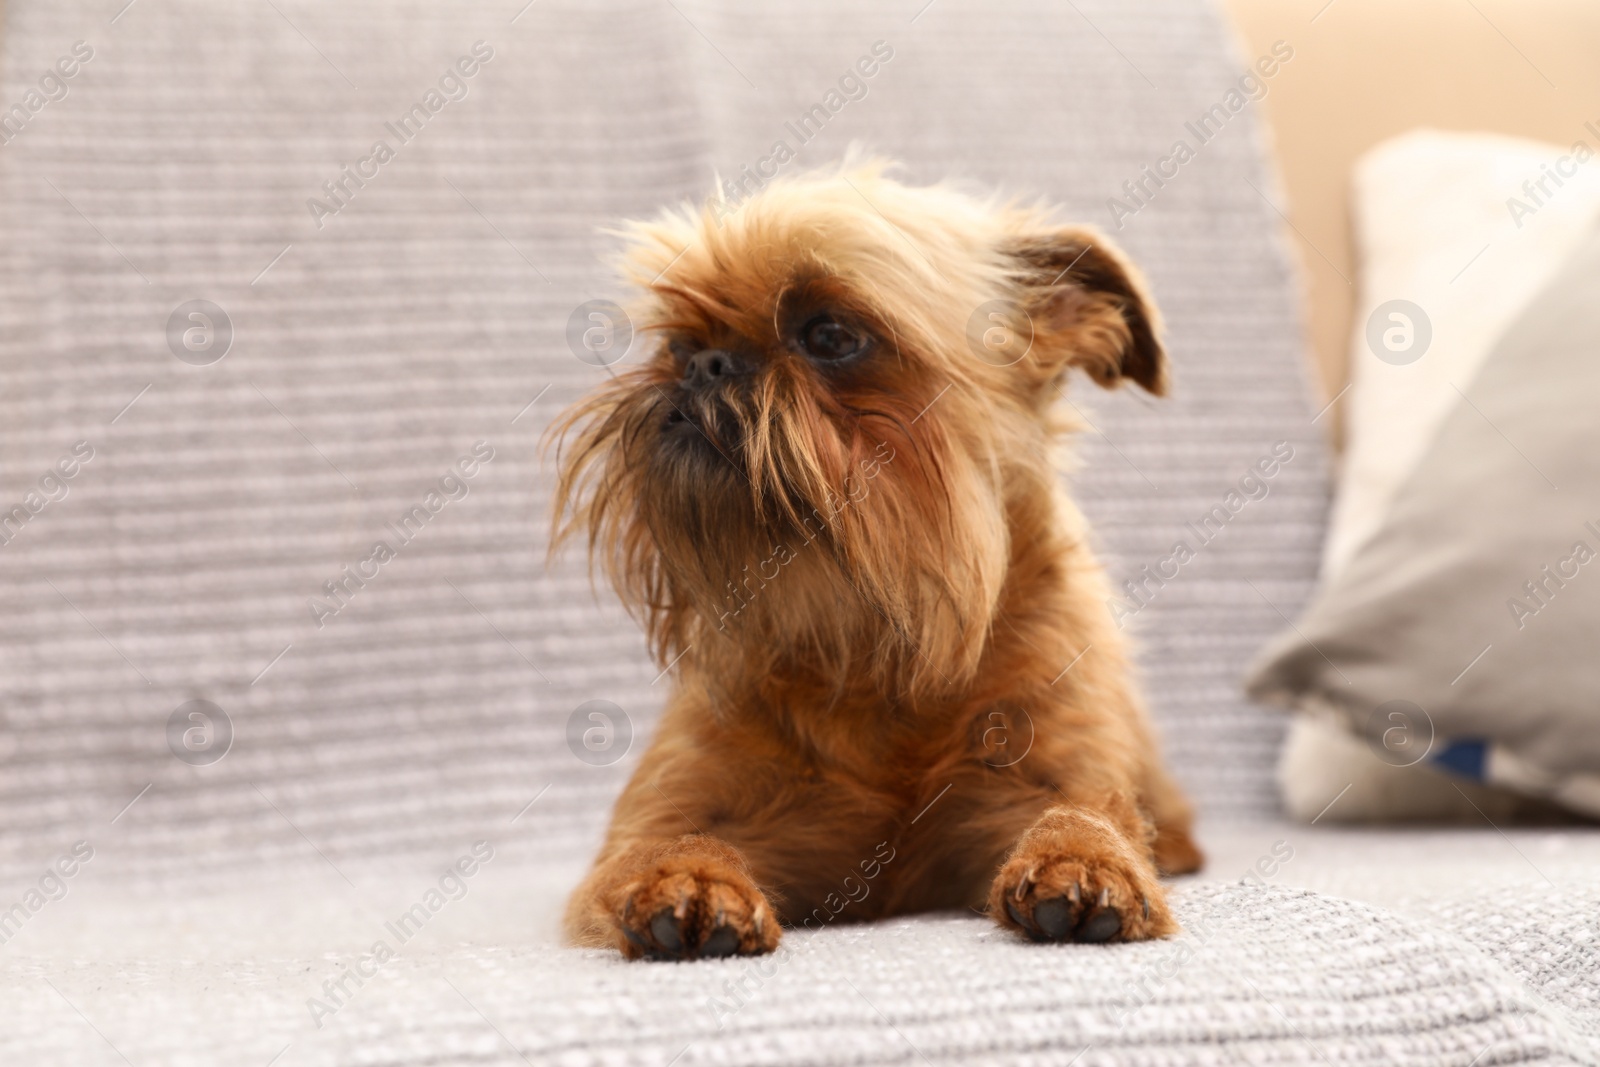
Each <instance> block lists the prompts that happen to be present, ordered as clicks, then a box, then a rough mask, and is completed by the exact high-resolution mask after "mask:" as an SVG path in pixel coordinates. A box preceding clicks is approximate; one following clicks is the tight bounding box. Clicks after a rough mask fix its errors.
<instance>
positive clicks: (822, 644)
mask: <svg viewBox="0 0 1600 1067" xmlns="http://www.w3.org/2000/svg"><path fill="white" fill-rule="evenodd" d="M902 406H903V405H901V404H899V403H897V402H896V401H893V400H889V399H886V398H879V399H878V400H876V401H874V402H870V403H867V404H864V405H862V406H859V407H849V406H846V405H843V404H842V403H840V402H839V401H838V400H837V399H836V398H834V397H833V396H831V395H830V394H828V393H826V392H820V393H819V391H818V390H815V389H813V388H811V387H809V385H808V383H805V382H802V381H795V380H793V379H785V378H783V377H782V376H781V375H779V374H776V373H769V374H767V375H764V376H763V377H762V378H761V380H760V381H759V382H758V383H756V384H754V385H752V386H751V387H749V388H748V389H747V390H746V391H734V390H723V391H715V392H710V393H698V394H697V393H689V392H684V391H681V390H680V389H679V387H678V385H677V383H676V382H673V383H670V384H669V383H664V382H661V381H659V380H658V379H656V377H655V376H654V375H653V374H652V372H651V371H650V370H649V369H644V370H640V371H635V372H633V373H632V374H629V375H622V376H619V377H618V378H616V379H615V380H613V381H612V382H611V383H610V384H609V385H608V386H607V387H606V388H604V389H603V390H601V392H599V393H598V394H596V395H595V396H593V397H592V398H590V399H589V400H588V401H586V402H585V403H583V404H582V405H580V406H579V407H578V408H577V409H575V410H574V411H572V412H571V413H569V415H568V416H567V417H566V418H565V419H564V420H562V422H561V423H558V425H557V427H555V428H554V432H555V433H557V434H558V435H559V434H562V433H564V432H565V430H566V429H568V428H570V427H574V426H580V425H581V426H582V430H581V432H580V433H579V435H578V436H577V438H576V441H575V443H574V447H573V448H572V449H571V450H570V452H569V453H568V454H567V455H565V456H563V463H562V471H561V482H560V485H559V487H558V492H557V513H556V524H557V531H558V532H557V541H558V542H559V540H561V539H562V538H564V537H565V536H567V535H569V534H571V533H573V532H575V531H576V530H577V529H580V528H586V529H587V531H588V534H589V545H590V553H591V558H596V557H598V559H599V560H600V561H601V562H602V563H603V565H604V567H605V569H606V571H607V573H608V576H609V577H610V579H611V581H612V584H613V585H614V586H615V587H616V589H617V591H618V593H619V594H620V595H621V596H622V599H623V601H624V602H625V603H626V604H627V605H628V606H629V607H630V608H631V609H632V610H633V611H634V612H635V614H636V615H638V616H639V617H640V620H641V622H643V624H644V625H645V628H646V631H647V633H648V634H649V637H650V641H651V645H652V651H653V653H654V654H655V656H656V657H657V660H658V661H659V662H663V663H665V662H670V661H671V660H673V659H675V658H676V657H677V656H678V655H679V654H680V653H682V652H684V651H685V650H687V649H690V648H697V649H699V650H701V655H715V654H716V652H717V651H718V650H723V651H725V652H726V653H729V654H728V655H726V656H725V657H724V659H725V660H727V661H728V662H729V663H730V664H737V668H738V669H737V670H732V669H730V671H729V672H728V674H727V676H726V677H725V678H724V679H723V680H724V681H726V682H728V683H729V684H730V685H731V684H734V683H735V682H736V681H737V680H744V679H748V678H761V677H777V676H780V675H781V676H784V677H788V678H790V679H793V678H794V677H795V676H797V675H810V676H812V677H813V679H814V680H815V681H816V683H817V684H818V685H822V686H827V685H838V684H843V682H842V680H843V679H845V678H847V677H851V676H859V675H861V674H862V673H863V672H864V673H865V674H866V675H867V676H869V678H870V680H871V684H873V685H875V686H877V687H878V688H880V689H883V690H885V691H888V692H892V693H895V694H901V693H906V692H909V691H911V690H913V689H917V688H920V687H934V686H937V685H940V684H944V683H947V682H949V681H951V680H952V679H953V678H955V677H960V676H963V675H966V674H968V673H969V672H970V671H971V670H972V669H975V667H976V663H977V659H978V656H979V654H980V652H981V649H982V646H983V643H984V642H983V637H984V635H985V632H986V629H987V626H988V622H989V615H990V613H991V612H992V608H993V604H994V602H995V600H996V598H997V596H998V585H999V581H1000V576H1001V574H1002V573H1003V571H1004V565H1005V552H1006V534H1005V524H1004V518H1003V514H1002V506H1001V504H1000V503H999V490H998V488H997V487H996V486H994V485H993V484H992V480H991V479H990V478H987V477H985V476H984V475H985V472H984V471H981V470H980V469H979V468H978V467H977V465H975V464H974V463H972V462H971V461H970V460H969V459H967V458H966V456H965V453H964V452H962V451H961V450H958V449H953V448H952V447H951V443H950V442H949V441H947V440H946V438H945V436H944V434H943V432H942V431H941V430H940V428H939V424H938V422H937V421H936V420H932V419H924V420H922V422H921V424H920V425H918V426H917V427H916V432H915V433H913V428H912V425H911V424H912V423H913V422H916V421H917V420H918V417H919V413H918V412H915V411H909V410H902ZM735 675H737V676H738V678H737V679H736V678H735Z"/></svg>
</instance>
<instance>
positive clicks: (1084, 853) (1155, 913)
mask: <svg viewBox="0 0 1600 1067" xmlns="http://www.w3.org/2000/svg"><path fill="white" fill-rule="evenodd" d="M1060 836H1062V835H1057V834H1042V835H1037V836H1035V835H1031V834H1030V835H1029V837H1027V838H1024V839H1023V841H1021V842H1020V843H1019V844H1018V845H1017V847H1016V849H1014V850H1013V851H1012V853H1011V855H1010V856H1009V857H1008V858H1007V860H1006V862H1005V865H1004V866H1003V867H1001V868H1000V873H999V875H998V876H997V877H996V878H995V880H994V885H993V886H992V887H991V888H990V890H989V913H990V914H991V915H992V916H994V918H995V920H996V921H998V922H999V923H1000V925H1001V926H1004V927H1007V928H1008V929H1012V930H1017V931H1019V932H1020V933H1022V934H1025V935H1026V936H1028V937H1029V938H1032V939H1033V940H1035V941H1082V942H1100V941H1145V940H1148V939H1150V938H1154V937H1164V936H1166V935H1167V934H1171V933H1175V932H1177V930H1178V924H1177V921H1176V920H1174V919H1173V917H1172V912H1171V910H1170V909H1169V908H1168V907H1167V897H1166V891H1165V890H1164V889H1163V888H1162V886H1161V883H1160V882H1158V881H1157V880H1156V877H1155V871H1154V870H1153V869H1152V868H1151V866H1150V864H1149V863H1147V862H1141V860H1140V859H1139V857H1138V855H1137V854H1136V853H1134V852H1133V850H1132V849H1125V848H1116V847H1111V848H1107V847H1104V846H1103V845H1101V844H1100V843H1099V842H1095V841H1092V840H1084V839H1082V838H1079V839H1078V840H1075V841H1074V840H1071V839H1070V838H1071V837H1076V836H1077V835H1068V836H1069V840H1067V841H1062V840H1060ZM1030 838H1031V839H1030Z"/></svg>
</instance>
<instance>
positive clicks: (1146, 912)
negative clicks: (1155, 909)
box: [1144, 897, 1150, 922]
mask: <svg viewBox="0 0 1600 1067" xmlns="http://www.w3.org/2000/svg"><path fill="white" fill-rule="evenodd" d="M1144 917H1145V921H1146V922H1148V921H1149V920H1150V898H1149V897H1145V898H1144Z"/></svg>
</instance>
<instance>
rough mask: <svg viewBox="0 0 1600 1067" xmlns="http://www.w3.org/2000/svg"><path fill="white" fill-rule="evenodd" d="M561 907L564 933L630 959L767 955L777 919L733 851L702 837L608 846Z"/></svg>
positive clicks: (774, 944)
mask: <svg viewBox="0 0 1600 1067" xmlns="http://www.w3.org/2000/svg"><path fill="white" fill-rule="evenodd" d="M608 851H609V854H608V855H605V856H603V857H602V858H601V860H600V862H599V863H597V864H596V865H595V868H594V870H593V871H592V872H590V874H589V877H588V878H586V879H584V882H583V884H582V885H580V886H579V887H578V889H577V891H576V892H574V893H573V895H572V900H571V902H570V903H569V904H568V906H567V936H568V937H569V938H570V939H571V940H572V941H573V942H574V943H576V944H580V945H590V946H595V947H600V946H611V947H615V948H617V949H620V950H621V951H622V954H623V955H625V956H627V957H628V958H629V959H640V958H641V957H642V958H647V959H670V960H682V959H697V958H704V957H711V956H732V955H736V954H738V955H750V954H754V953H760V952H770V951H772V950H773V949H774V948H776V947H777V945H778V938H779V936H780V935H781V931H780V929H779V927H778V919H777V916H776V914H775V913H774V911H773V909H772V904H771V902H769V901H768V900H767V897H766V894H765V893H763V892H762V891H761V889H760V887H759V886H757V885H756V883H755V881H754V880H753V879H752V878H751V876H750V870H749V867H748V866H747V865H746V863H745V861H744V857H743V856H741V855H740V854H739V850H738V849H736V848H734V847H733V846H732V845H729V844H728V843H726V842H725V841H721V840H718V839H717V838H715V837H713V836H711V835H709V834H699V833H695V834H683V835H681V836H679V837H669V838H665V839H662V840H657V841H637V842H633V843H630V844H624V845H620V846H618V847H616V848H613V849H610V850H608Z"/></svg>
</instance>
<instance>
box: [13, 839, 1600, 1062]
mask: <svg viewBox="0 0 1600 1067" xmlns="http://www.w3.org/2000/svg"><path fill="white" fill-rule="evenodd" d="M1210 843H1211V845H1212V847H1213V860H1214V864H1213V867H1214V873H1213V874H1212V875H1211V876H1210V878H1211V881H1210V884H1202V883H1197V882H1195V881H1193V880H1191V881H1189V882H1188V883H1187V884H1185V885H1184V886H1182V887H1180V888H1179V889H1178V891H1177V896H1176V903H1177V911H1178V915H1179V918H1180V919H1181V920H1182V922H1183V923H1184V924H1185V927H1186V929H1185V932H1184V933H1183V934H1181V935H1179V936H1178V937H1176V938H1174V939H1172V940H1169V941H1164V942H1159V943H1147V944H1141V945H1124V946H1115V947H1109V948H1108V947H1105V946H1093V945H1063V946H1042V945H1033V944H1029V943H1026V942H1023V941H1021V940H1018V939H1016V938H1014V937H1012V936H1011V935H1008V934H1005V933H1002V932H1001V931H999V930H998V929H997V928H996V927H995V926H994V925H993V924H992V923H991V922H989V921H988V920H986V919H981V918H978V917H973V916H963V915H960V914H942V915H934V916H926V917H919V918H913V919H901V920H892V921H889V922H885V923H880V924H875V925H870V926H859V925H858V926H843V927H832V928H825V929H823V930H821V931H819V932H817V933H815V934H808V933H805V932H799V933H792V934H791V935H790V936H788V938H787V939H786V940H785V942H784V944H783V945H782V946H781V947H780V949H779V951H778V953H777V954H776V955H774V956H772V957H769V958H766V959H763V960H733V961H704V962H700V963H694V964H628V963H625V962H623V961H622V960H621V959H620V958H618V957H617V956H616V955H615V954H613V953H599V952H580V951H576V950H564V949H556V948H554V947H552V945H551V940H552V938H553V936H554V931H553V929H551V926H552V924H550V923H549V922H548V921H547V920H546V918H545V917H546V916H547V915H548V912H549V909H550V907H551V906H553V905H554V903H555V902H556V901H557V900H558V899H559V894H560V893H561V892H562V891H564V889H565V888H566V885H565V883H566V882H567V880H568V879H569V878H570V877H571V876H572V875H574V874H575V873H576V871H575V870H573V869H562V870H552V869H549V868H540V867H528V866H525V865H517V864H516V863H515V862H514V861H511V859H510V857H509V856H500V855H498V854H497V855H496V857H495V859H494V860H493V861H492V862H490V863H488V864H486V865H484V867H483V868H482V869H481V870H480V871H479V872H478V873H477V874H476V875H475V876H474V877H473V878H472V879H471V880H469V882H468V885H469V886H470V889H469V890H468V892H467V893H466V895H465V896H464V897H463V898H462V899H460V900H459V901H451V902H450V903H448V904H447V905H445V907H444V909H443V910H441V911H440V912H439V913H438V914H437V915H436V916H435V917H433V918H432V919H430V920H429V921H428V924H427V925H426V926H425V927H424V928H423V930H422V932H421V933H419V934H417V935H416V936H414V937H413V938H412V940H410V941H409V942H408V943H406V944H405V945H403V946H399V945H397V946H396V947H397V948H398V949H399V954H398V955H397V956H396V957H395V958H394V959H391V960H388V961H387V962H385V963H383V964H382V965H381V966H377V967H375V968H374V967H372V966H371V965H369V966H368V968H367V969H368V970H369V971H372V972H373V973H372V976H371V977H370V978H367V979H363V980H362V981H361V982H360V984H357V983H356V982H355V981H354V980H351V981H349V982H347V991H348V993H349V995H348V997H346V998H344V1003H343V1004H341V1005H339V1006H338V1007H337V1008H336V1009H335V1010H332V1013H331V1014H326V1013H323V1012H320V1011H319V1012H318V1013H317V1014H316V1015H315V1016H314V1015H313V1010H312V1008H311V1007H309V1006H308V1005H309V1004H310V1002H311V1001H312V1000H313V998H315V999H316V1000H318V1001H320V1002H321V1003H322V1004H324V1005H327V1006H328V1007H330V1008H331V1007H332V1001H331V1000H328V999H325V998H326V997H327V994H325V993H324V992H323V989H322V987H323V984H324V983H325V982H329V981H332V980H336V979H338V978H339V977H340V976H341V975H342V974H345V973H351V972H350V969H351V968H355V967H357V966H358V965H359V964H360V962H361V959H362V956H363V954H369V953H370V949H371V946H372V944H373V942H374V941H375V940H378V939H380V938H381V939H387V940H389V941H391V942H393V941H395V938H394V937H393V935H392V934H391V933H390V932H389V931H388V930H387V928H386V926H385V924H386V923H387V922H390V921H392V920H393V919H394V918H395V917H396V916H397V915H398V914H400V913H401V912H402V911H403V910H404V909H405V908H406V907H407V905H408V904H409V903H410V902H412V901H414V900H416V899H417V898H418V896H419V895H420V894H421V893H422V892H423V891H424V890H425V889H427V888H428V887H429V886H430V885H432V884H434V880H435V879H436V878H437V876H438V875H437V871H429V870H425V869H421V868H414V869H402V868H394V869H389V870H386V871H383V872H378V871H372V872H370V873H369V874H367V875H362V874H355V876H354V880H355V886H354V887H351V886H347V885H345V884H344V883H342V882H341V881H340V880H339V878H338V877H337V876H335V875H334V874H333V873H332V872H330V871H326V870H325V871H323V872H322V876H321V877H316V878H308V879H305V880H290V881H286V882H281V883H279V884H278V885H276V886H274V887H271V888H270V889H256V890H252V891H249V892H245V893H230V894H224V895H206V896H204V897H200V898H195V897H193V896H190V895H185V894H179V893H170V892H169V893H148V894H145V893H136V894H129V893H126V892H121V891H114V890H110V889H108V888H107V887H98V888H90V887H88V886H87V885H85V887H84V888H83V890H82V893H83V896H82V898H81V899H76V900H75V899H74V898H73V897H70V896H69V897H68V898H67V900H65V901H62V902H60V903H59V904H54V905H51V907H52V908H67V907H69V906H74V907H76V908H78V909H79V910H78V911H77V912H75V913H74V912H68V911H62V912H59V913H57V914H54V915H52V914H50V913H41V914H40V915H39V916H38V917H37V918H36V920H35V922H36V923H37V924H38V925H37V927H30V929H29V931H28V932H27V933H25V934H23V935H22V937H20V938H19V939H18V940H17V942H16V943H15V944H14V945H12V946H10V947H8V948H7V950H6V952H7V959H6V965H5V967H4V970H3V972H0V975H3V977H0V992H3V994H4V998H5V1004H6V1016H5V1017H6V1020H7V1021H6V1026H5V1027H4V1028H3V1029H0V1062H4V1063H8V1064H9V1063H74V1064H77V1063H82V1064H98V1063H107V1064H111V1063H121V1062H123V1061H122V1060H121V1059H119V1058H118V1052H120V1053H121V1055H122V1056H125V1057H126V1058H127V1060H128V1061H129V1062H132V1063H135V1064H143V1063H162V1064H171V1065H175V1067H190V1065H193V1067H202V1065H204V1067H210V1065H212V1064H218V1063H244V1064H252V1063H253V1064H267V1063H268V1062H271V1061H273V1058H274V1057H279V1058H278V1059H277V1060H276V1065H275V1067H284V1065H295V1067H326V1065H333V1064H375V1065H376V1064H382V1065H402V1064H403V1065H412V1064H436V1063H448V1064H493V1065H497V1067H511V1065H514V1064H524V1063H532V1064H538V1065H540V1067H543V1065H546V1064H551V1065H562V1067H578V1065H590V1064H605V1065H623V1064H626V1065H635V1064H637V1065H640V1067H662V1065H665V1064H668V1063H675V1064H678V1065H680V1067H694V1065H703V1064H730V1065H740V1067H749V1065H777V1064H783V1065H798V1067H821V1065H831V1064H866V1065H880V1064H882V1065H888V1064H921V1063H933V1064H952V1065H954V1064H969V1063H982V1064H1008V1065H1011V1064H1015V1065H1021V1064H1056V1065H1066V1064H1069V1063H1075V1064H1076V1065H1077V1067H1085V1065H1093V1067H1105V1065H1109V1064H1117V1065H1130V1064H1136V1065H1165V1064H1198V1065H1219V1067H1221V1065H1233V1064H1241V1063H1259V1064H1304V1065H1312V1064H1319V1065H1324V1067H1325V1065H1326V1064H1330V1063H1332V1064H1372V1065H1374V1067H1377V1065H1384V1067H1388V1065H1406V1067H1412V1065H1415V1067H1440V1065H1449V1067H1469V1065H1473V1067H1483V1065H1484V1064H1500V1065H1503V1064H1508V1063H1549V1064H1594V1063H1600V1000H1597V995H1596V990H1597V989H1600V953H1597V952H1596V949H1595V945H1596V939H1597V938H1600V930H1597V929H1596V924H1595V921H1594V916H1595V914H1596V913H1597V908H1600V895H1597V894H1596V892H1595V891H1594V888H1593V887H1594V886H1595V885H1596V884H1600V847H1597V846H1600V843H1597V842H1596V840H1595V838H1594V836H1593V835H1575V834H1540V833H1532V832H1513V834H1512V835H1511V837H1510V838H1502V837H1501V836H1500V835H1499V834H1497V833H1495V832H1494V831H1493V830H1491V829H1488V828H1485V829H1483V830H1482V831H1475V832H1467V833H1449V834H1439V833H1434V834H1417V833H1404V832H1394V833H1390V834H1386V835H1383V836H1382V837H1381V838H1377V839H1375V838H1374V835H1370V834H1369V835H1362V834H1357V833H1349V832H1328V831H1324V830H1320V829H1319V828H1316V827H1313V828H1309V829H1308V828H1306V827H1299V826H1276V827H1274V826H1263V827H1249V828H1240V829H1236V830H1233V831H1229V832H1228V833H1226V834H1221V835H1217V836H1215V837H1214V838H1213V840H1212V841H1211V842H1210ZM1519 851H1520V852H1521V853H1523V854H1524V857H1525V859H1519V858H1518V857H1517V852H1519ZM1375 860H1376V862H1375ZM1263 861H1266V862H1265V863H1263ZM1494 861H1500V862H1494ZM502 864H505V865H504V866H502ZM1258 864H1261V866H1260V867H1258V866H1257V865H1258ZM1530 864H1531V865H1532V866H1530ZM91 866H92V864H91ZM1252 870H1258V871H1260V870H1264V871H1265V872H1266V874H1265V877H1262V876H1260V875H1259V874H1258V875H1256V876H1254V877H1247V878H1246V881H1245V884H1241V883H1240V881H1239V879H1240V877H1241V876H1242V875H1245V874H1246V872H1249V871H1252ZM86 874H87V872H86ZM1545 877H1548V878H1550V879H1551V880H1552V882H1553V883H1555V884H1557V885H1560V886H1561V887H1562V891H1561V892H1559V893H1557V892H1553V891H1552V885H1551V883H1547V882H1545V881H1544V878H1545ZM1306 886H1312V887H1315V889H1316V891H1312V889H1308V888H1305V887H1306ZM73 892H74V893H75V894H76V893H79V892H80V890H78V889H74V891H73ZM1329 892H1338V893H1341V894H1344V895H1346V896H1347V897H1348V898H1349V899H1338V898H1336V897H1334V896H1330V895H1328V893H1329ZM79 1012H81V1013H82V1015H81V1016H80V1015H79V1014H78V1013H79ZM317 1022H321V1024H322V1025H321V1027H320V1028H319V1027H318V1026H317V1025H316V1023H317ZM97 1030H98V1033H97V1032H96V1031H97Z"/></svg>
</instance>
